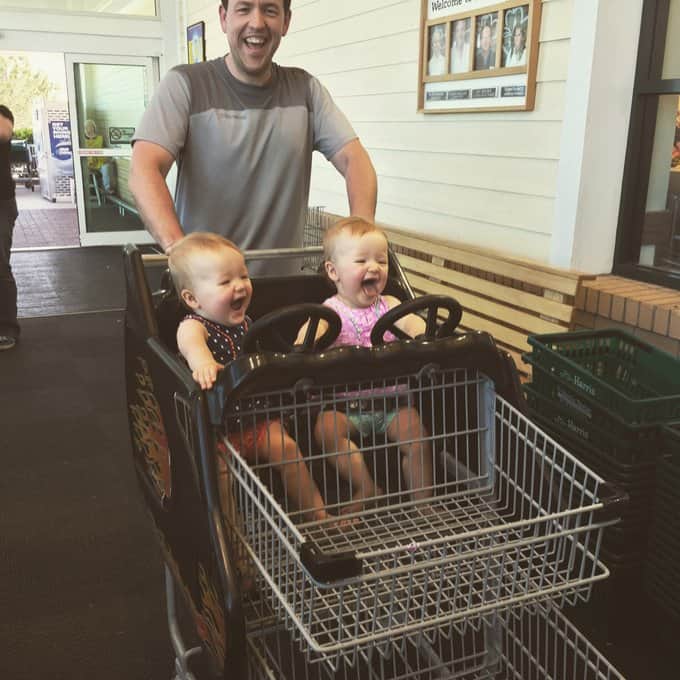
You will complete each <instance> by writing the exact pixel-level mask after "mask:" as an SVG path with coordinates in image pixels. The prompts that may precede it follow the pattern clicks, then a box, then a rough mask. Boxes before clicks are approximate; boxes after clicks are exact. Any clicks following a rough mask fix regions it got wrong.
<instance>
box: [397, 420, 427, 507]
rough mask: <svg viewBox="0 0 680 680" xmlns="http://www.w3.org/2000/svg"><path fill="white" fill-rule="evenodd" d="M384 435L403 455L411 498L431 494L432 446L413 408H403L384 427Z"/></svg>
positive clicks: (415, 498)
mask: <svg viewBox="0 0 680 680" xmlns="http://www.w3.org/2000/svg"><path fill="white" fill-rule="evenodd" d="M387 437H388V439H389V440H390V441H392V442H396V443H397V444H398V446H399V451H400V452H401V454H402V456H403V458H402V461H401V469H402V472H403V474H404V479H405V480H406V484H407V486H408V488H409V489H410V490H411V498H412V499H413V500H420V499H422V498H430V496H432V484H433V473H432V447H431V446H430V442H429V440H428V439H427V430H426V429H425V428H424V427H423V424H422V423H421V422H420V415H419V413H418V411H416V409H414V408H402V409H400V410H399V412H398V413H397V415H396V416H395V417H394V418H393V419H392V422H391V423H390V424H389V427H388V428H387Z"/></svg>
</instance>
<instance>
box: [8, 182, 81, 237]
mask: <svg viewBox="0 0 680 680" xmlns="http://www.w3.org/2000/svg"><path fill="white" fill-rule="evenodd" d="M16 195H17V207H18V208H19V217H18V218H17V221H16V223H15V225H14V237H13V240H12V250H16V249H19V248H44V247H47V246H51V247H54V246H57V247H58V246H62V247H63V246H79V245H80V236H79V232H78V214H77V210H76V207H75V205H73V203H67V202H57V203H52V202H51V201H48V200H47V199H45V198H43V197H42V196H41V194H40V187H36V188H35V191H31V190H30V189H27V188H26V187H24V186H17V188H16Z"/></svg>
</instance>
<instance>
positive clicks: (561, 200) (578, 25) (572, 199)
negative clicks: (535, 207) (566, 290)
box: [550, 0, 599, 268]
mask: <svg viewBox="0 0 680 680" xmlns="http://www.w3.org/2000/svg"><path fill="white" fill-rule="evenodd" d="M598 4H599V0H574V7H573V14H572V31H571V49H570V50H569V74H568V77H567V87H566V94H565V108H564V117H563V123H562V137H561V140H560V162H559V166H558V171H557V191H556V196H555V218H554V219H553V234H552V241H551V247H550V264H552V265H554V266H557V267H567V268H569V267H571V260H572V255H573V251H574V229H575V225H576V217H577V213H578V204H579V198H580V189H581V175H582V171H583V168H582V163H583V151H584V145H585V136H586V127H587V118H588V101H589V99H590V87H591V76H592V66H593V54H594V50H595V32H596V27H597V10H598Z"/></svg>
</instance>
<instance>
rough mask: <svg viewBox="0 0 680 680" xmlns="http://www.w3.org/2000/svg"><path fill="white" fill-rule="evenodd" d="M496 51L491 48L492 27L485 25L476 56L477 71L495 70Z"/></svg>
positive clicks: (480, 35)
mask: <svg viewBox="0 0 680 680" xmlns="http://www.w3.org/2000/svg"><path fill="white" fill-rule="evenodd" d="M495 66H496V49H495V48H493V47H492V46H491V26H490V25H489V24H484V26H482V31H481V33H480V34H479V48H478V49H477V52H476V54H475V70H477V71H480V70H484V69H490V68H495Z"/></svg>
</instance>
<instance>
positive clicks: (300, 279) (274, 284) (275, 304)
mask: <svg viewBox="0 0 680 680" xmlns="http://www.w3.org/2000/svg"><path fill="white" fill-rule="evenodd" d="M163 285H164V287H165V289H164V290H161V291H159V292H158V293H156V294H155V295H154V304H155V309H156V318H157V322H158V330H159V337H160V339H161V341H162V342H163V343H164V344H165V346H166V347H167V348H168V349H169V350H170V351H171V352H177V338H176V334H177V326H178V325H179V322H180V321H181V320H182V318H183V317H184V315H185V314H187V310H186V308H185V307H184V306H183V305H182V303H181V302H180V300H179V298H178V296H177V293H176V291H175V289H174V287H173V286H172V285H171V283H170V281H169V277H167V276H166V277H164V284H163ZM334 293H335V288H334V287H333V285H332V284H331V282H330V281H329V280H328V279H327V278H326V277H325V276H324V275H322V274H297V275H292V276H277V277H262V278H254V279H253V298H252V301H251V303H250V307H249V308H248V316H250V318H251V319H253V320H257V319H259V318H260V317H262V316H264V315H265V314H268V313H269V312H272V311H274V310H276V309H281V308H282V307H286V306H288V305H294V304H300V303H303V302H313V303H317V304H321V303H322V302H323V301H324V300H325V299H327V298H329V297H330V296H331V295H333V294H334ZM384 294H385V295H394V296H395V297H397V298H398V299H399V300H402V301H403V300H406V299H407V298H408V295H407V293H406V291H405V290H404V288H403V286H401V285H400V284H399V282H398V281H397V280H395V279H391V278H390V279H389V280H388V283H387V286H386V288H385V293H384ZM293 323H294V322H293ZM298 330H299V329H298V328H297V326H291V327H290V328H286V329H281V331H282V334H283V335H284V337H286V338H288V339H290V340H291V341H292V340H293V339H294V338H295V337H296V335H297V332H298Z"/></svg>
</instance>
